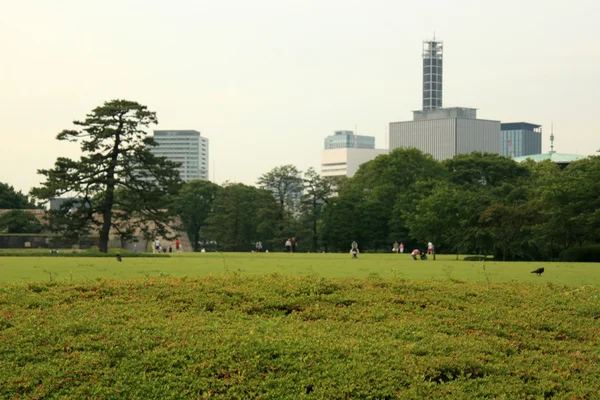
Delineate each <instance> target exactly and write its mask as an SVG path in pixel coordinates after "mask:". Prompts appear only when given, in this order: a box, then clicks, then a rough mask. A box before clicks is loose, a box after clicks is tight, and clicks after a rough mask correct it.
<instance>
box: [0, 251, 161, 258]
mask: <svg viewBox="0 0 600 400" xmlns="http://www.w3.org/2000/svg"><path fill="white" fill-rule="evenodd" d="M117 254H120V255H121V256H123V257H127V258H131V257H170V255H169V254H153V253H134V252H131V251H127V250H123V249H109V250H108V253H100V251H99V250H97V249H94V250H85V251H71V250H67V251H64V250H58V253H56V252H55V250H51V249H49V250H48V251H45V252H40V251H7V252H3V251H0V257H115V256H116V255H117Z"/></svg>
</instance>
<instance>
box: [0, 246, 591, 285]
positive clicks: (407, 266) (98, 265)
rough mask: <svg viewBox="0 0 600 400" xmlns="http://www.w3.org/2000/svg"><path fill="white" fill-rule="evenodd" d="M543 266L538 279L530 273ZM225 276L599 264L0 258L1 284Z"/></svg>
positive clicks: (435, 273)
mask: <svg viewBox="0 0 600 400" xmlns="http://www.w3.org/2000/svg"><path fill="white" fill-rule="evenodd" d="M538 267H544V268H545V269H546V272H545V273H544V274H543V275H542V276H541V277H538V276H536V275H535V274H531V273H530V271H532V270H534V269H536V268H538ZM227 272H230V273H231V272H238V273H241V274H251V275H255V274H260V275H264V274H271V273H274V272H277V273H279V274H281V275H284V276H292V275H303V276H306V275H318V276H321V277H341V278H348V277H352V278H364V277H368V276H371V275H374V274H376V275H378V276H380V277H382V278H398V279H399V278H403V279H411V280H449V279H455V280H466V281H486V280H487V281H491V282H532V283H547V282H551V283H553V284H557V285H575V286H579V285H595V286H600V265H599V264H590V263H586V264H584V263H560V262H546V263H538V262H535V263H526V262H505V263H503V262H489V261H488V262H485V263H483V262H481V261H477V262H473V261H457V260H456V256H455V255H440V256H438V259H437V260H436V261H433V260H427V261H421V260H418V261H415V260H413V259H412V258H411V257H410V255H406V254H405V255H395V254H361V255H360V256H359V258H358V259H355V260H353V259H351V258H350V255H348V254H320V253H312V254H304V253H302V254H301V253H296V254H288V253H260V254H258V253H178V254H173V255H172V256H171V257H168V258H127V257H125V258H124V259H123V262H120V263H119V262H117V261H116V260H115V259H113V258H91V257H86V258H83V257H82V258H78V257H65V258H62V257H0V282H31V281H48V280H50V279H52V280H57V281H71V280H72V281H81V280H90V279H96V278H110V279H129V278H136V277H161V276H162V277H167V276H171V277H183V276H189V277H196V276H206V275H219V274H223V273H227Z"/></svg>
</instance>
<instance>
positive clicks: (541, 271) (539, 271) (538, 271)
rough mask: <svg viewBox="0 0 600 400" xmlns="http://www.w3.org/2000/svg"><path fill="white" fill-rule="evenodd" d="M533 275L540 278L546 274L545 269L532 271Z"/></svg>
mask: <svg viewBox="0 0 600 400" xmlns="http://www.w3.org/2000/svg"><path fill="white" fill-rule="evenodd" d="M531 273H532V274H537V276H540V275H542V274H543V273H544V268H538V269H536V270H535V271H531Z"/></svg>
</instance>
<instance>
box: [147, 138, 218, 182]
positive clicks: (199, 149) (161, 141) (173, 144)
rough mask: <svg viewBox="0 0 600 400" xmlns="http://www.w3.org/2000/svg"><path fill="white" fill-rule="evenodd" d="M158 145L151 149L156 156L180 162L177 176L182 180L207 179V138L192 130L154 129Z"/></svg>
mask: <svg viewBox="0 0 600 400" xmlns="http://www.w3.org/2000/svg"><path fill="white" fill-rule="evenodd" d="M154 140H156V142H157V143H158V146H156V147H152V148H151V151H152V153H153V154H155V155H156V156H160V157H165V158H166V159H167V160H169V161H174V162H178V163H181V166H180V167H179V168H178V170H179V176H180V177H181V179H182V180H183V181H184V182H189V181H191V180H194V179H208V139H207V138H205V137H201V136H200V132H198V131H194V130H168V131H167V130H164V131H163V130H161V131H154Z"/></svg>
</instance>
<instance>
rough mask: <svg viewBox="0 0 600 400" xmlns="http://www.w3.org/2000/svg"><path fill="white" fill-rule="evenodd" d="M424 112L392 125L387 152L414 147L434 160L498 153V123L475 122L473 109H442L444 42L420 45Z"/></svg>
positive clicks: (417, 112) (430, 42)
mask: <svg viewBox="0 0 600 400" xmlns="http://www.w3.org/2000/svg"><path fill="white" fill-rule="evenodd" d="M422 56H423V110H420V111H414V112H413V120H412V121H401V122H391V123H390V128H389V133H388V135H389V142H388V143H389V144H390V150H393V149H396V148H398V147H414V148H417V149H419V150H421V151H422V152H424V153H428V154H431V155H432V156H433V157H434V158H436V159H437V160H445V159H447V158H452V157H454V156H455V155H457V154H465V153H472V152H474V151H480V152H484V153H494V154H498V153H500V121H494V120H483V119H477V110H476V109H474V108H465V107H451V108H442V97H443V96H442V93H443V72H444V59H443V58H444V54H443V43H442V42H440V41H436V40H435V38H434V39H433V40H427V41H424V42H423V54H422Z"/></svg>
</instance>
